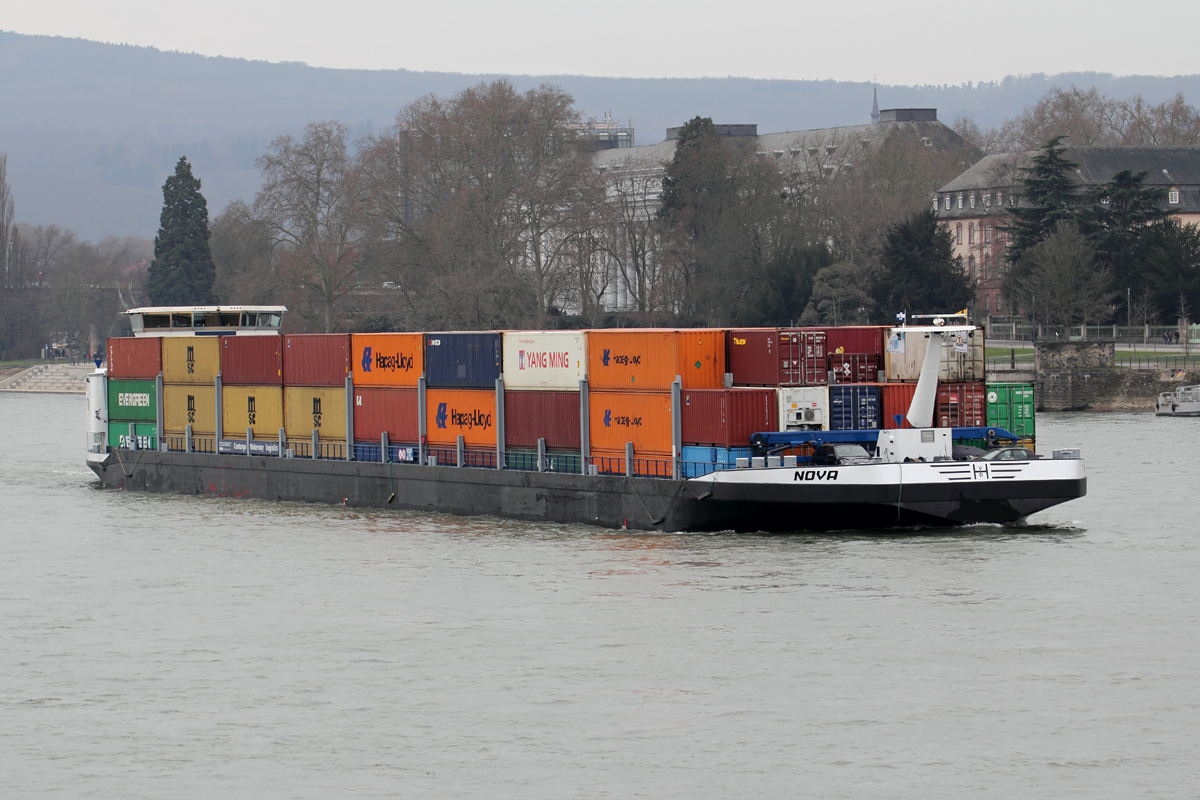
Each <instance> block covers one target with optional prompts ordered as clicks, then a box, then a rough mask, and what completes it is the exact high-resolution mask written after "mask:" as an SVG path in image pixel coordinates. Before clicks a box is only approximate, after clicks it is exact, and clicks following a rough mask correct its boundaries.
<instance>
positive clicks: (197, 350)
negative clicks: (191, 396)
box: [162, 336, 221, 402]
mask: <svg viewBox="0 0 1200 800" xmlns="http://www.w3.org/2000/svg"><path fill="white" fill-rule="evenodd" d="M162 367H163V369H162V372H163V382H164V383H207V384H215V382H216V380H217V371H218V370H219V369H221V337H219V336H166V337H163V339H162ZM214 402H215V401H214Z"/></svg>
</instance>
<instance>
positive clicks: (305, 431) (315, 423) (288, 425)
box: [283, 337, 348, 442]
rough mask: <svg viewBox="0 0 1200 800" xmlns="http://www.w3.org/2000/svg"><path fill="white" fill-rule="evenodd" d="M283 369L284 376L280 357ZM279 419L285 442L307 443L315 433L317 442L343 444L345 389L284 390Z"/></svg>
mask: <svg viewBox="0 0 1200 800" xmlns="http://www.w3.org/2000/svg"><path fill="white" fill-rule="evenodd" d="M347 338H348V337H347ZM283 368H284V374H285V375H286V374H287V356H284V362H283ZM343 380H345V378H343ZM283 416H284V425H283V427H284V430H285V431H286V432H287V438H288V439H296V440H308V439H311V438H312V432H313V431H314V430H315V431H316V432H317V438H318V439H321V440H324V441H329V442H345V441H346V387H345V386H287V387H284V390H283Z"/></svg>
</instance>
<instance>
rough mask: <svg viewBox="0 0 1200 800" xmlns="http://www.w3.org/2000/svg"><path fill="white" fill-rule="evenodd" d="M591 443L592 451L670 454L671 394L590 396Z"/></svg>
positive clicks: (638, 393)
mask: <svg viewBox="0 0 1200 800" xmlns="http://www.w3.org/2000/svg"><path fill="white" fill-rule="evenodd" d="M588 411H589V424H588V430H589V439H590V441H591V446H592V448H593V449H599V450H620V451H621V452H622V453H624V452H625V443H626V442H633V448H634V451H635V452H637V453H658V454H663V453H665V454H666V455H668V456H669V455H670V454H671V439H672V434H671V393H670V392H591V393H590V394H589V397H588Z"/></svg>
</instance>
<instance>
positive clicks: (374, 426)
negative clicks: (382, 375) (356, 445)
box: [354, 386, 421, 444]
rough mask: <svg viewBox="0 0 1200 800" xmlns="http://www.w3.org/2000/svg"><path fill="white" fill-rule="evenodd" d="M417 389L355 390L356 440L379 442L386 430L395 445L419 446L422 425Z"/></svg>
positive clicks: (375, 388) (361, 388)
mask: <svg viewBox="0 0 1200 800" xmlns="http://www.w3.org/2000/svg"><path fill="white" fill-rule="evenodd" d="M417 411H418V408H417V390H416V389H387V388H381V387H377V386H361V387H360V386H355V387H354V439H355V441H359V442H378V441H379V439H380V437H381V436H382V435H383V432H384V431H387V435H388V441H389V442H391V443H393V444H416V442H417V437H418V436H420V430H421V426H420V423H419V418H418V414H417Z"/></svg>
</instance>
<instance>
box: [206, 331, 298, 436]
mask: <svg viewBox="0 0 1200 800" xmlns="http://www.w3.org/2000/svg"><path fill="white" fill-rule="evenodd" d="M231 338H232V337H231ZM246 338H250V337H246ZM262 338H264V339H265V338H267V337H265V336H264V337H262ZM271 338H279V337H271ZM221 427H223V428H224V429H225V434H224V435H225V438H226V439H242V438H244V437H245V436H246V428H253V429H254V438H255V439H278V438H279V429H280V428H282V427H283V387H282V386H278V385H276V386H225V385H224V384H223V383H222V385H221Z"/></svg>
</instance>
